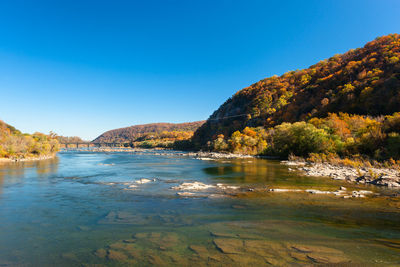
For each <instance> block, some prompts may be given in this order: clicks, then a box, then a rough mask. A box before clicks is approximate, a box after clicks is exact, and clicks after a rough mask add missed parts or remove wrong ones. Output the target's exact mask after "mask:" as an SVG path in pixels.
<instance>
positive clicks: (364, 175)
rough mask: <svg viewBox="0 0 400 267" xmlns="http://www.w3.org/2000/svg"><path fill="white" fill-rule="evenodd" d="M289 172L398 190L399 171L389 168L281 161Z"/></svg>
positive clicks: (399, 184) (399, 182) (399, 185)
mask: <svg viewBox="0 0 400 267" xmlns="http://www.w3.org/2000/svg"><path fill="white" fill-rule="evenodd" d="M282 164H286V165H288V166H290V167H289V170H292V171H302V172H304V173H305V174H306V175H309V176H325V177H330V178H332V179H334V180H345V181H348V182H354V183H360V184H372V185H378V186H387V187H394V188H400V171H399V170H397V169H390V168H375V167H371V168H368V167H360V168H355V167H351V166H339V165H333V164H329V163H306V162H299V161H282Z"/></svg>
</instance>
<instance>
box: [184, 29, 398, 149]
mask: <svg viewBox="0 0 400 267" xmlns="http://www.w3.org/2000/svg"><path fill="white" fill-rule="evenodd" d="M399 58H400V35H399V34H391V35H388V36H383V37H379V38H377V39H376V40H374V41H372V42H369V43H367V44H366V45H365V46H364V47H363V48H358V49H352V50H350V51H348V52H346V53H345V54H342V55H335V56H333V57H331V58H329V59H327V60H323V61H320V62H319V63H317V64H315V65H313V66H311V67H309V68H308V69H304V70H297V71H290V72H287V73H285V74H283V75H282V76H272V77H270V78H266V79H263V80H261V81H259V82H257V83H255V84H253V85H251V86H249V87H247V88H244V89H242V90H240V91H238V92H237V93H236V94H234V95H233V96H232V97H231V98H229V99H228V100H227V101H226V102H225V103H224V104H222V105H221V106H220V107H219V108H218V110H216V111H215V112H214V113H213V114H212V115H211V116H210V118H209V119H208V120H207V121H206V123H205V124H203V125H202V126H201V127H200V128H199V129H198V130H197V131H196V132H195V134H194V136H193V139H192V141H193V143H194V145H195V146H196V147H197V148H209V144H210V142H212V141H213V140H216V138H218V136H220V138H226V139H227V138H229V137H230V136H231V135H232V133H233V132H235V131H237V130H239V131H241V130H243V129H244V128H245V127H259V126H262V127H263V128H265V129H268V128H270V127H273V126H275V125H278V124H281V123H283V122H296V121H307V120H309V119H310V118H314V117H326V116H327V115H328V113H338V112H344V113H349V114H358V115H368V116H375V117H376V116H381V115H389V114H393V113H394V112H399V111H400V60H399Z"/></svg>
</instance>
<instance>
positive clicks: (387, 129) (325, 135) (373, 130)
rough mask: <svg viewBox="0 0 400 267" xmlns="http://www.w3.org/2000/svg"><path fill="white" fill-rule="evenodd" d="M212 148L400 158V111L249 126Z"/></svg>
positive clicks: (211, 144)
mask: <svg viewBox="0 0 400 267" xmlns="http://www.w3.org/2000/svg"><path fill="white" fill-rule="evenodd" d="M208 145H209V149H210V150H215V151H221V152H222V151H224V152H233V153H242V154H252V155H269V156H278V157H284V158H287V157H288V156H289V155H291V154H294V155H296V156H302V157H310V156H312V157H314V158H315V157H317V156H318V155H317V154H319V156H320V157H322V158H323V157H324V156H323V155H327V156H329V157H332V156H339V157H364V158H370V159H376V160H380V161H384V160H399V159H400V113H395V114H393V115H388V116H380V117H369V116H361V115H349V114H346V113H339V114H335V113H330V114H328V116H327V117H325V118H312V119H309V120H308V121H301V122H295V123H288V122H284V123H282V124H279V125H276V126H275V127H271V128H269V129H264V128H263V127H257V128H251V127H246V128H245V129H243V130H242V131H236V132H234V133H233V134H232V135H231V136H230V137H228V138H225V137H224V136H223V135H219V136H218V137H217V138H216V139H215V140H213V141H211V142H209V143H208Z"/></svg>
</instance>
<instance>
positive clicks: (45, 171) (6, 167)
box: [0, 157, 59, 194]
mask: <svg viewBox="0 0 400 267" xmlns="http://www.w3.org/2000/svg"><path fill="white" fill-rule="evenodd" d="M58 162H59V158H58V157H54V158H52V159H46V160H38V161H20V162H4V163H0V194H1V192H2V188H3V185H4V182H5V177H7V181H6V182H7V184H13V183H21V182H23V179H24V176H25V171H26V170H29V172H31V171H32V170H35V172H36V177H37V178H45V177H47V176H48V175H51V174H54V173H56V172H57V169H58Z"/></svg>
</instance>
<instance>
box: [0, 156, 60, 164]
mask: <svg viewBox="0 0 400 267" xmlns="http://www.w3.org/2000/svg"><path fill="white" fill-rule="evenodd" d="M56 155H57V154H52V155H45V156H39V157H26V158H0V163H7V162H25V161H38V160H46V159H53V158H55V157H56Z"/></svg>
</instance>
